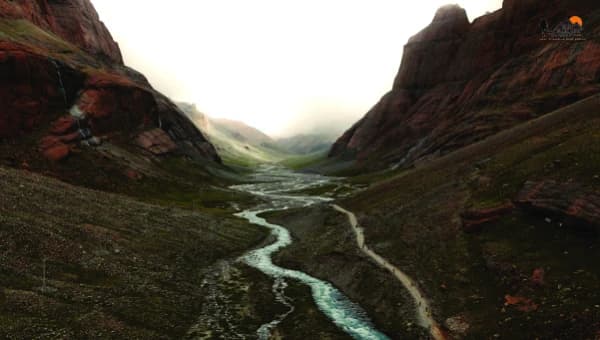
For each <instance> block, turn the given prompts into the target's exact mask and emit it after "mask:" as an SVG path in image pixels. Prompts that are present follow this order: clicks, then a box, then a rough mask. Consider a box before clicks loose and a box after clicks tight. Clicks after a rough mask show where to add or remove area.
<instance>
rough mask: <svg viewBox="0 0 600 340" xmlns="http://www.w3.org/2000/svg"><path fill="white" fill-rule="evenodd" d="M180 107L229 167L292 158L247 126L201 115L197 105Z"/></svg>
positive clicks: (263, 135) (269, 139)
mask: <svg viewBox="0 0 600 340" xmlns="http://www.w3.org/2000/svg"><path fill="white" fill-rule="evenodd" d="M178 106H179V107H180V108H181V109H182V110H183V111H184V112H185V113H186V114H187V115H188V116H189V117H190V118H191V119H192V120H193V121H194V123H196V125H197V126H198V127H199V128H200V129H201V130H202V132H204V133H205V134H206V135H207V136H208V138H209V139H210V141H211V143H213V144H214V145H215V147H216V149H217V152H218V153H219V156H221V158H222V159H223V161H224V162H225V163H226V164H230V165H241V166H254V165H257V164H260V163H276V162H279V161H281V160H283V159H286V158H288V157H290V156H291V154H290V152H288V151H285V150H284V149H283V148H280V147H279V146H277V145H276V143H275V141H274V140H273V139H272V138H271V137H269V136H267V135H266V134H264V133H263V132H261V131H259V130H258V129H256V128H253V127H251V126H248V125H247V124H244V123H242V122H238V121H233V120H228V119H214V118H210V117H208V116H207V115H205V114H204V113H202V112H199V111H198V110H197V109H196V106H195V105H194V104H188V103H178Z"/></svg>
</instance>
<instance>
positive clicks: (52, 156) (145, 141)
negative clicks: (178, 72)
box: [0, 0, 220, 169]
mask: <svg viewBox="0 0 600 340" xmlns="http://www.w3.org/2000/svg"><path fill="white" fill-rule="evenodd" d="M0 74H1V77H0V107H2V111H0V140H1V141H2V143H0V144H1V145H0V146H1V147H0V157H1V159H2V160H4V163H5V162H10V163H11V164H16V165H19V164H33V163H36V164H38V166H39V167H40V168H42V169H44V168H47V166H45V165H43V164H40V160H39V158H40V157H41V156H44V157H41V158H42V159H45V160H50V161H60V160H63V159H65V158H67V157H69V156H70V155H73V154H79V153H81V150H82V148H88V149H89V150H91V152H93V151H94V150H95V149H96V148H97V147H98V146H100V145H101V144H102V145H104V146H106V148H105V149H108V150H110V151H111V152H112V154H111V155H108V156H107V155H106V150H104V151H103V152H104V155H103V156H102V157H105V158H106V157H109V158H112V160H113V161H117V163H120V164H121V165H123V164H125V163H127V162H123V161H122V160H123V158H124V157H123V150H126V151H127V152H129V154H131V151H132V150H134V151H135V152H133V154H136V153H139V154H143V155H146V156H147V157H151V158H156V157H160V156H163V155H166V154H172V153H178V154H183V155H186V156H188V157H190V158H195V159H199V160H210V161H216V162H220V158H219V156H218V155H217V153H216V150H215V149H214V147H213V146H212V145H211V144H210V143H209V142H208V140H207V139H206V138H205V137H204V136H203V135H202V133H201V132H200V130H198V128H196V127H195V125H194V124H193V123H192V122H191V121H190V120H189V119H188V118H187V117H186V116H185V115H184V114H183V113H182V112H181V110H179V109H178V108H177V106H175V105H174V104H173V103H172V102H171V101H170V100H169V99H168V98H166V97H165V96H163V95H162V94H160V93H158V92H157V91H155V90H154V89H153V88H152V87H151V85H150V84H149V83H148V81H147V80H146V78H145V77H144V76H143V75H141V74H140V73H138V72H136V71H134V70H132V69H129V68H127V67H126V66H124V65H123V61H122V58H121V52H120V50H119V47H118V45H117V43H115V42H114V41H113V39H112V37H111V35H110V33H109V32H108V30H107V29H106V27H105V26H104V24H103V23H102V22H101V21H100V20H99V18H98V14H97V13H96V11H95V9H94V7H93V6H92V4H91V2H90V1H89V0H37V1H24V0H19V1H6V0H0ZM115 150H116V151H115ZM98 154H100V152H99V153H98ZM125 158H127V157H125Z"/></svg>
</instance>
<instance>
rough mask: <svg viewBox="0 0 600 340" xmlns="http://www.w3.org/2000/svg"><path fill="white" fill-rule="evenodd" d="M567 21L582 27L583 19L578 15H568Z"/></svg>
mask: <svg viewBox="0 0 600 340" xmlns="http://www.w3.org/2000/svg"><path fill="white" fill-rule="evenodd" d="M569 21H570V22H571V24H573V25H579V27H583V20H581V18H580V17H578V16H572V17H570V18H569Z"/></svg>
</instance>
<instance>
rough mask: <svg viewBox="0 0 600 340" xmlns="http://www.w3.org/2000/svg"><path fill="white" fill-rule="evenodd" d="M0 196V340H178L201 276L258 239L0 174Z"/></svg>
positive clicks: (207, 219) (228, 223)
mask: <svg viewBox="0 0 600 340" xmlns="http://www.w3.org/2000/svg"><path fill="white" fill-rule="evenodd" d="M0 190H1V192H2V195H0V272H1V273H2V274H1V275H0V301H1V302H2V303H0V333H1V336H0V337H3V338H14V339H24V338H30V339H33V338H90V337H93V338H98V337H102V338H146V339H148V338H172V337H175V338H179V337H181V336H183V335H185V334H186V332H187V331H188V328H189V327H190V326H191V325H192V324H193V323H194V322H196V321H197V320H196V318H197V316H199V315H201V312H202V308H203V299H204V296H205V295H206V292H204V291H203V287H202V286H201V283H202V281H203V280H204V278H205V276H206V275H207V273H210V270H208V269H209V268H210V267H211V266H213V265H214V263H216V262H217V261H219V260H224V259H229V258H232V257H234V256H235V254H240V253H242V252H243V251H244V250H245V249H248V248H250V247H252V246H254V245H256V244H258V243H259V242H261V240H263V239H264V237H265V236H266V235H265V232H264V231H263V230H261V229H258V228H255V227H253V226H249V225H247V224H246V223H243V222H241V221H239V220H237V219H232V218H228V217H227V216H226V215H221V216H219V215H207V214H205V213H201V212H197V211H192V210H182V209H178V208H170V207H165V206H159V205H150V204H146V203H141V202H139V201H136V200H133V199H130V198H126V197H124V196H119V195H113V194H107V193H103V192H99V191H93V190H88V189H83V188H79V187H74V186H71V185H68V184H64V183H62V182H59V181H56V180H53V179H50V178H47V177H42V176H38V175H33V174H29V173H25V172H21V171H15V170H9V169H5V168H0ZM267 292H268V291H267ZM266 294H268V293H266Z"/></svg>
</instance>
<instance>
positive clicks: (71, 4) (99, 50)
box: [0, 0, 123, 64]
mask: <svg viewBox="0 0 600 340" xmlns="http://www.w3.org/2000/svg"><path fill="white" fill-rule="evenodd" d="M0 17H2V18H11V19H25V20H28V21H30V22H32V23H34V24H35V25H37V26H39V27H40V28H42V29H44V30H47V31H51V32H53V33H54V34H56V35H58V36H59V37H61V38H63V39H65V40H67V41H69V42H71V43H73V44H75V45H76V46H78V47H80V48H81V49H83V50H84V51H86V52H88V53H91V54H95V55H99V56H102V57H105V58H108V59H109V60H110V61H112V62H115V63H119V64H122V63H123V58H122V57H121V51H120V50H119V45H118V44H117V43H116V42H115V41H114V40H113V38H112V36H111V35H110V32H109V31H108V29H107V28H106V26H105V25H104V23H102V22H101V21H100V19H99V17H98V13H96V10H95V9H94V6H93V5H92V3H91V2H90V1H89V0H35V1H32V0H16V1H15V0H10V1H9V0H2V1H0Z"/></svg>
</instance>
